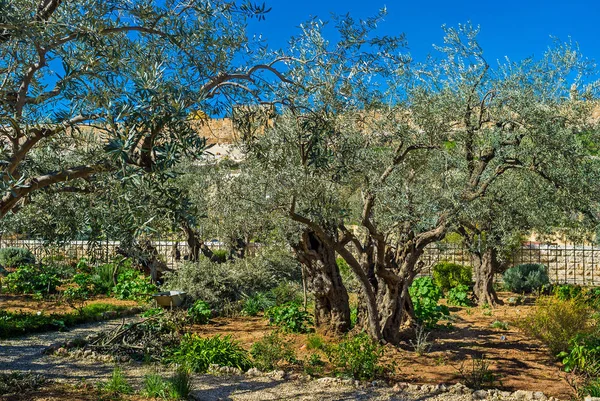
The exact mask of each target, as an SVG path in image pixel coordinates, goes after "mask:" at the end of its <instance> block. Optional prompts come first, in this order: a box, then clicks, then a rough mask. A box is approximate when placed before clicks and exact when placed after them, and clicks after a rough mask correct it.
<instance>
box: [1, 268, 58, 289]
mask: <svg viewBox="0 0 600 401" xmlns="http://www.w3.org/2000/svg"><path fill="white" fill-rule="evenodd" d="M2 282H3V284H4V285H5V286H6V289H7V290H8V292H12V293H23V294H41V295H47V294H51V293H54V292H56V287H57V286H58V285H59V284H60V282H61V280H60V277H59V273H58V272H57V271H56V269H55V268H54V266H43V265H30V266H21V267H19V268H17V270H16V271H14V272H12V273H10V274H8V275H7V276H6V277H5V278H4V280H3V281H2Z"/></svg>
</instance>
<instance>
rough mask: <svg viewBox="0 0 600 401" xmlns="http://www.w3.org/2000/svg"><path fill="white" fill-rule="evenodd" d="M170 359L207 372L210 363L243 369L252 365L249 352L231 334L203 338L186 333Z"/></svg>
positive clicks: (194, 369) (192, 368) (197, 370)
mask: <svg viewBox="0 0 600 401" xmlns="http://www.w3.org/2000/svg"><path fill="white" fill-rule="evenodd" d="M169 360H170V361H171V362H174V363H178V364H180V365H182V366H185V367H187V368H189V369H191V370H192V371H194V372H197V373H205V372H206V371H207V370H208V367H209V366H210V365H218V366H230V367H234V368H238V369H241V370H242V371H246V370H248V369H250V368H251V367H252V361H251V360H250V357H249V355H248V352H246V350H244V349H243V348H242V347H241V346H240V345H239V343H238V342H237V341H234V340H233V339H232V338H231V336H225V337H221V336H219V335H216V336H214V337H210V338H202V337H199V336H197V335H195V334H185V335H184V336H183V337H182V339H181V343H180V345H179V346H178V347H176V348H175V349H174V350H173V351H172V355H171V357H170V358H169Z"/></svg>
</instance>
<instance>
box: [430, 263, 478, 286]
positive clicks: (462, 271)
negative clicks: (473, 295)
mask: <svg viewBox="0 0 600 401" xmlns="http://www.w3.org/2000/svg"><path fill="white" fill-rule="evenodd" d="M432 271H433V282H434V283H435V285H437V286H438V287H439V288H440V289H441V290H442V291H444V292H445V291H449V290H450V289H451V288H454V287H457V286H459V285H462V286H467V287H470V286H471V284H472V282H473V278H472V268H471V267H470V266H464V265H459V264H457V263H450V262H440V263H437V264H436V265H434V266H433V268H432Z"/></svg>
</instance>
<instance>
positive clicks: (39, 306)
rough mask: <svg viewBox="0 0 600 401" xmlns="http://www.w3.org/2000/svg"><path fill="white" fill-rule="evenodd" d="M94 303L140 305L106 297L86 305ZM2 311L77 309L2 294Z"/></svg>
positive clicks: (70, 310)
mask: <svg viewBox="0 0 600 401" xmlns="http://www.w3.org/2000/svg"><path fill="white" fill-rule="evenodd" d="M94 303H103V304H111V305H119V306H129V307H135V306H137V305H138V303H137V302H135V301H124V300H119V299H115V298H110V297H106V296H96V297H94V298H92V299H90V300H89V301H87V302H86V305H89V304H94ZM0 310H6V311H9V312H19V311H20V312H28V313H37V312H43V313H45V314H48V315H49V314H52V313H69V312H74V311H75V309H73V308H71V307H70V306H69V305H68V304H67V303H66V302H64V301H61V300H60V299H58V298H57V299H44V300H36V299H34V298H33V297H31V296H29V295H15V294H0Z"/></svg>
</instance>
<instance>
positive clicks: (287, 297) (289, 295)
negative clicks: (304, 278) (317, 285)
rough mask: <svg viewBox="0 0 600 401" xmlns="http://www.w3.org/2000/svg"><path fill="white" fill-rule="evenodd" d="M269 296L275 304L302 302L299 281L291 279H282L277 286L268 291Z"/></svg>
mask: <svg viewBox="0 0 600 401" xmlns="http://www.w3.org/2000/svg"><path fill="white" fill-rule="evenodd" d="M269 293H270V294H271V295H270V296H271V298H272V299H273V300H274V301H275V305H284V304H289V303H297V304H300V303H302V301H303V300H304V299H303V296H302V288H301V286H300V283H297V282H293V281H284V282H282V283H280V284H279V285H277V287H275V288H273V289H271V291H269Z"/></svg>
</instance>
